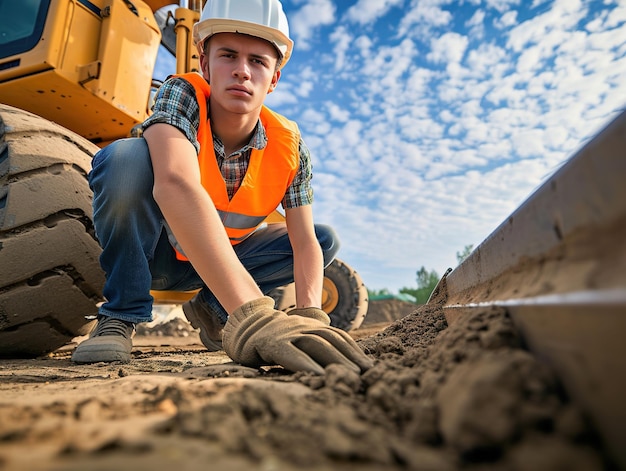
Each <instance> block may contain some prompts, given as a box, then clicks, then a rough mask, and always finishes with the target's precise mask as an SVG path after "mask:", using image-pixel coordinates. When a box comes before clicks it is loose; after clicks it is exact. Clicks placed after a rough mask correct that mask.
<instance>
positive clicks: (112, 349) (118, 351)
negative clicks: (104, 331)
mask: <svg viewBox="0 0 626 471" xmlns="http://www.w3.org/2000/svg"><path fill="white" fill-rule="evenodd" d="M107 337H108V338H107ZM131 348H132V347H131ZM130 359H131V355H130V349H128V348H127V346H126V345H125V342H124V343H122V342H119V341H116V340H113V339H112V337H109V336H104V337H94V338H91V339H88V340H85V341H84V342H83V343H81V344H80V345H79V346H78V347H76V350H74V353H73V354H72V361H73V362H74V363H100V362H106V363H110V362H113V361H118V362H120V363H128V362H129V361H130Z"/></svg>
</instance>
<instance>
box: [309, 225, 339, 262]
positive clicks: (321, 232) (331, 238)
mask: <svg viewBox="0 0 626 471" xmlns="http://www.w3.org/2000/svg"><path fill="white" fill-rule="evenodd" d="M315 235H316V236H317V240H318V241H319V243H320V247H321V248H322V253H323V254H324V266H328V265H330V263H331V262H332V261H333V260H334V259H335V256H336V255H337V252H338V251H339V247H340V242H339V237H338V236H337V233H336V232H335V230H334V229H333V228H332V227H330V226H327V225H325V224H316V225H315Z"/></svg>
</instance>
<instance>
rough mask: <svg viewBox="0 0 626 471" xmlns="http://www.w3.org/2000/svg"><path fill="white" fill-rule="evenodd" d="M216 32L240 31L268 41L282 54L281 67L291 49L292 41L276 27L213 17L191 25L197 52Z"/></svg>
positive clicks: (288, 56)
mask: <svg viewBox="0 0 626 471" xmlns="http://www.w3.org/2000/svg"><path fill="white" fill-rule="evenodd" d="M218 33H241V34H247V35H249V36H255V37H258V38H261V39H265V40H266V41H269V42H270V43H272V44H273V45H274V47H275V48H276V49H277V50H278V52H279V53H280V54H281V55H282V62H281V68H282V67H283V66H284V65H285V64H286V63H287V61H288V60H289V58H290V57H291V51H292V50H293V41H292V40H291V39H289V38H288V37H287V36H285V35H284V34H282V33H281V32H280V31H279V30H277V29H274V28H269V27H267V26H263V25H259V24H257V23H250V22H248V21H241V20H229V19H224V18H215V19H207V20H203V21H200V22H198V23H196V24H195V25H194V26H193V40H194V43H195V44H196V46H197V48H198V52H200V53H202V47H203V46H204V43H205V42H206V40H207V39H208V38H210V37H211V36H213V35H214V34H218Z"/></svg>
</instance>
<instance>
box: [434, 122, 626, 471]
mask: <svg viewBox="0 0 626 471" xmlns="http://www.w3.org/2000/svg"><path fill="white" fill-rule="evenodd" d="M429 302H438V303H443V306H444V312H445V313H446V317H447V319H448V322H449V323H453V322H454V321H455V319H457V318H458V317H459V316H462V315H463V314H465V313H467V312H468V311H472V310H475V309H482V308H484V307H485V306H501V307H504V308H505V309H507V311H508V312H509V314H510V315H511V317H512V319H513V320H514V322H515V323H516V325H517V326H518V327H519V328H520V330H521V332H522V335H523V337H524V339H525V342H526V344H527V346H528V348H529V349H530V350H531V351H533V352H534V353H535V354H536V355H537V356H538V357H539V358H541V359H543V360H545V361H546V362H547V363H549V364H550V366H551V367H552V368H553V369H554V370H555V372H556V373H557V375H558V376H559V378H560V380H561V381H562V383H563V385H564V387H565V389H566V390H567V392H568V394H569V395H570V397H572V399H573V400H575V401H576V402H578V403H579V404H580V405H581V406H582V407H583V408H584V410H585V411H586V412H587V414H588V415H589V417H590V419H591V420H592V421H593V423H594V425H595V426H596V428H597V429H598V431H599V433H600V435H601V436H602V438H603V440H604V442H605V445H606V447H607V450H608V451H609V453H610V454H611V455H612V457H613V459H614V460H615V462H616V463H617V464H618V466H619V467H621V468H623V469H626V448H625V447H624V444H626V404H625V402H626V112H622V114H621V115H619V116H618V117H617V118H616V119H615V120H614V121H613V122H611V123H610V124H609V125H608V126H607V127H606V128H605V129H604V130H602V131H601V132H600V133H599V134H598V135H597V136H595V137H594V138H593V139H592V140H591V141H590V142H589V143H588V144H587V145H585V146H584V147H583V148H582V149H581V150H580V151H579V152H578V153H577V154H575V155H574V156H573V157H572V158H571V159H569V160H568V161H567V162H566V164H564V165H563V166H562V167H561V168H560V169H559V170H558V172H556V173H555V174H554V175H553V176H552V177H551V178H550V179H549V180H548V181H546V182H545V183H544V184H543V185H542V186H541V187H540V188H539V189H538V190H537V191H535V192H534V193H533V194H532V195H531V196H530V197H529V198H528V199H527V200H526V202H524V203H523V204H522V205H521V206H520V207H519V208H518V209H517V210H516V211H515V212H514V213H513V214H511V216H510V217H508V218H507V220H506V221H505V222H503V223H502V224H501V225H500V226H499V227H498V228H497V229H496V230H495V231H494V232H493V233H492V234H491V235H490V236H489V237H487V239H485V241H484V242H482V243H481V244H480V246H479V247H477V248H476V250H474V251H473V252H472V254H471V255H470V256H469V257H468V258H467V259H466V260H465V261H464V262H463V263H462V264H461V265H459V266H458V267H457V268H456V269H455V270H454V271H452V272H449V273H447V274H446V275H445V276H444V278H442V280H441V282H440V285H439V286H438V288H436V289H435V292H434V293H433V295H432V297H431V300H430V301H429Z"/></svg>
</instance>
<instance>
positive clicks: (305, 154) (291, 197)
mask: <svg viewBox="0 0 626 471" xmlns="http://www.w3.org/2000/svg"><path fill="white" fill-rule="evenodd" d="M299 153H300V158H299V168H298V172H297V173H296V176H295V177H294V179H293V181H292V182H291V185H289V187H288V188H287V191H286V192H285V197H284V198H283V201H282V206H283V208H284V209H291V208H297V207H299V206H306V205H309V204H312V203H313V187H312V186H311V179H312V178H313V167H312V165H311V153H310V151H309V148H308V147H307V146H306V144H305V143H304V141H303V140H302V139H300V145H299Z"/></svg>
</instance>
